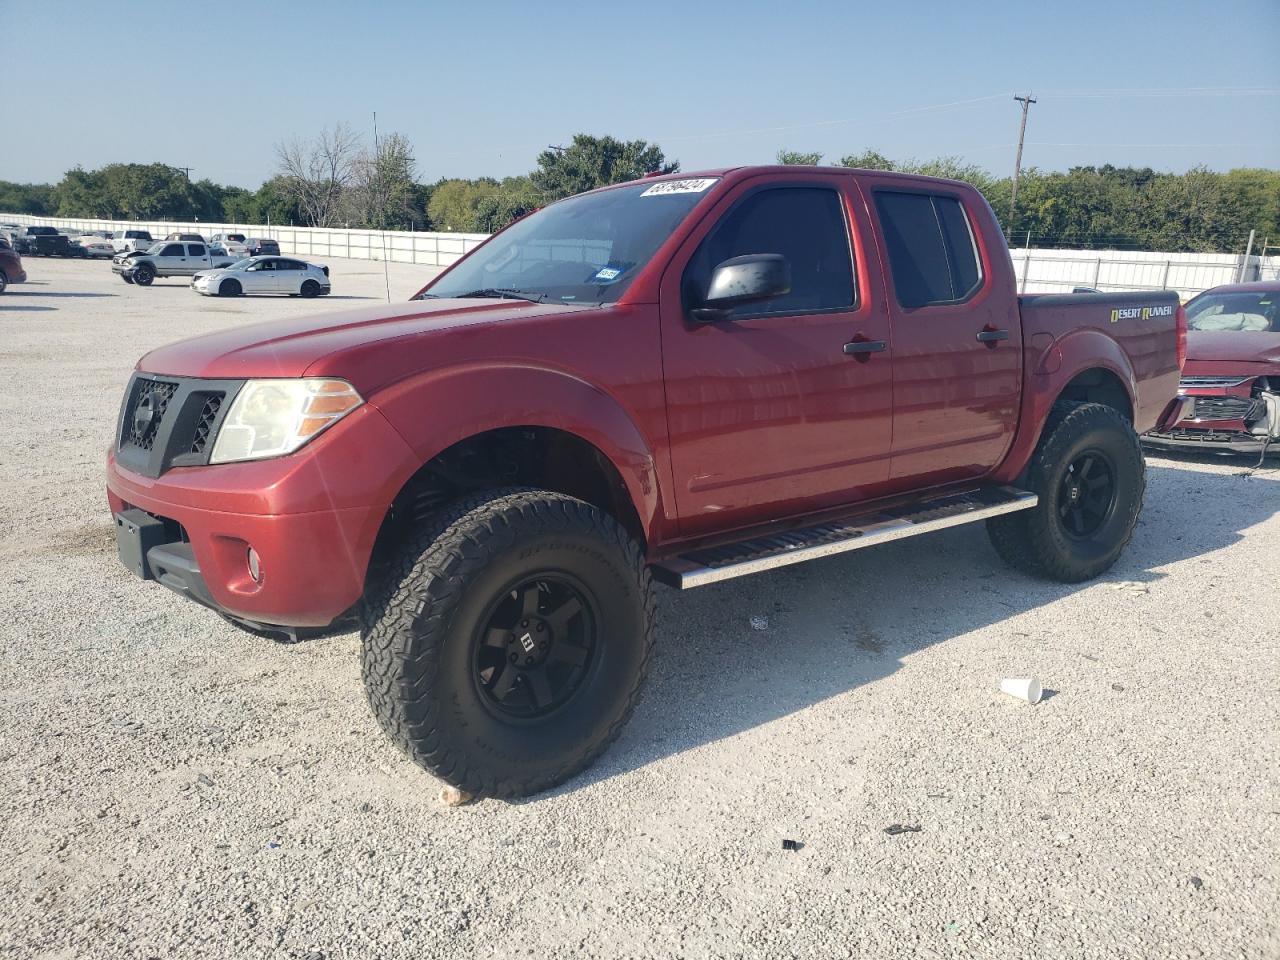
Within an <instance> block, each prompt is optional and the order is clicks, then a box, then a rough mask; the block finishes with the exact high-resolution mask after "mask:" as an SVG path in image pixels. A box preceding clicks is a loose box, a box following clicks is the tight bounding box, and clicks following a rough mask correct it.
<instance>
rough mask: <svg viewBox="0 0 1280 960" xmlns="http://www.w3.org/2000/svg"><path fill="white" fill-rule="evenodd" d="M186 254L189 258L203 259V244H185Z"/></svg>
mask: <svg viewBox="0 0 1280 960" xmlns="http://www.w3.org/2000/svg"><path fill="white" fill-rule="evenodd" d="M187 253H188V254H189V255H190V256H193V257H203V256H204V244H203V243H189V244H187Z"/></svg>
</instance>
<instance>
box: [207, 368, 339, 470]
mask: <svg viewBox="0 0 1280 960" xmlns="http://www.w3.org/2000/svg"><path fill="white" fill-rule="evenodd" d="M362 403H364V400H363V399H362V398H361V397H360V394H358V393H357V392H356V390H355V388H354V387H353V386H351V384H349V383H347V382H346V381H345V380H328V379H320V378H317V377H308V378H305V379H301V380H249V381H248V382H246V383H245V385H244V386H243V387H242V388H241V389H240V392H239V393H238V394H236V399H235V401H234V402H233V403H232V404H231V410H230V411H229V412H228V413H227V417H226V419H225V420H223V421H222V426H221V428H219V430H218V439H217V441H216V442H215V443H214V445H213V454H212V456H210V457H209V462H210V463H235V462H237V461H241V460H264V459H266V458H268V457H281V456H284V455H285V454H287V453H293V451H295V450H297V449H298V448H299V447H301V446H302V445H303V444H305V443H306V442H307V441H309V440H311V439H312V438H313V437H316V436H318V435H319V434H320V433H322V432H323V431H325V430H326V429H328V428H329V427H331V426H333V424H335V423H337V422H338V421H339V420H341V419H342V418H343V417H345V416H346V415H347V414H348V413H350V412H351V411H352V410H354V409H356V407H358V406H360V405H361V404H362Z"/></svg>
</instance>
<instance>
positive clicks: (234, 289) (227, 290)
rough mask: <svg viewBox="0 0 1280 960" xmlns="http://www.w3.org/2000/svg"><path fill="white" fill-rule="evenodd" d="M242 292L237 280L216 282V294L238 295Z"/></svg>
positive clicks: (221, 295) (224, 295)
mask: <svg viewBox="0 0 1280 960" xmlns="http://www.w3.org/2000/svg"><path fill="white" fill-rule="evenodd" d="M243 292H244V291H243V290H242V289H241V287H240V281H239V280H223V281H222V282H221V283H220V284H218V296H220V297H238V296H240V294H241V293H243Z"/></svg>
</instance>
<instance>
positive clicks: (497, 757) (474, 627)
mask: <svg viewBox="0 0 1280 960" xmlns="http://www.w3.org/2000/svg"><path fill="white" fill-rule="evenodd" d="M360 615H361V616H360V619H361V636H362V640H363V644H362V673H363V676H364V683H365V690H366V692H367V694H368V698H369V704H370V707H371V708H372V709H373V713H374V716H375V717H376V718H377V720H378V723H379V724H380V725H381V727H382V729H383V730H384V731H386V733H387V735H388V736H389V737H390V738H391V739H392V741H393V742H395V744H396V745H397V746H399V747H400V749H401V750H403V751H404V752H405V753H406V754H407V755H408V756H409V757H410V758H411V759H413V760H414V761H415V762H417V763H418V764H420V765H421V766H423V767H425V768H426V769H427V770H429V771H431V772H432V773H434V774H435V775H436V776H438V777H440V778H441V779H442V780H444V781H446V782H448V783H451V784H453V785H454V786H456V787H459V788H461V789H462V790H465V791H467V792H469V793H471V794H474V795H476V796H493V797H515V796H525V795H527V794H531V793H536V792H538V791H540V790H545V789H547V788H549V787H553V786H555V785H556V784H558V783H561V782H563V781H564V780H567V779H568V778H569V777H572V776H573V775H574V774H576V773H578V772H579V771H581V770H583V769H584V768H585V767H587V766H588V765H589V764H591V763H592V762H593V761H594V760H595V759H596V757H598V756H599V755H600V754H601V753H602V752H603V751H604V749H605V748H606V747H607V746H608V745H609V744H610V743H611V742H613V740H614V739H615V738H616V737H617V735H618V733H619V732H620V731H621V729H622V726H623V724H624V723H625V722H626V720H627V718H628V717H629V716H630V714H631V711H632V709H633V708H634V706H635V704H636V702H637V700H638V699H639V696H640V689H641V686H642V685H643V682H644V678H645V675H646V673H647V672H648V667H649V658H650V654H651V652H652V648H653V636H654V606H653V596H652V588H651V584H650V579H649V574H648V571H647V569H646V567H645V565H644V560H643V557H642V555H641V551H640V549H639V547H638V546H637V545H636V543H635V542H634V541H633V540H632V539H631V538H630V537H629V536H628V535H627V533H626V531H625V530H623V528H622V527H621V526H620V525H619V524H618V523H617V521H616V520H614V519H613V518H612V517H610V516H609V515H608V514H606V513H604V512H602V511H600V510H598V509H597V508H595V507H593V506H591V505H590V504H587V503H584V502H582V501H581V500H575V499H573V498H572V497H567V496H563V495H561V494H557V493H550V492H547V491H542V490H531V489H523V488H512V489H505V490H494V491H488V492H484V493H480V494H476V495H474V496H472V497H469V498H467V499H465V500H462V501H459V502H457V503H455V504H453V505H452V506H450V507H446V508H444V510H442V511H441V512H440V513H439V514H438V515H437V516H436V518H435V519H434V521H433V522H431V523H430V524H428V525H427V527H426V529H423V530H422V531H421V532H420V533H419V534H418V535H417V536H416V537H414V538H413V539H412V540H411V542H410V543H408V544H407V545H406V546H405V548H404V549H403V550H402V552H401V553H400V555H399V557H398V560H397V561H396V562H395V563H394V564H393V565H392V567H391V569H390V570H389V571H388V573H387V574H386V575H385V576H384V577H383V578H382V579H381V581H380V582H377V583H375V584H374V585H373V586H372V587H371V589H370V590H369V592H368V594H367V596H366V598H365V600H364V601H363V602H362V604H361V611H360Z"/></svg>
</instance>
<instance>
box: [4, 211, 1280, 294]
mask: <svg viewBox="0 0 1280 960" xmlns="http://www.w3.org/2000/svg"><path fill="white" fill-rule="evenodd" d="M0 222H4V223H17V224H24V225H26V224H48V225H51V226H54V227H58V228H60V229H66V230H146V231H148V232H149V233H150V234H151V235H152V236H153V237H155V238H156V239H157V240H158V239H161V238H163V237H164V236H165V235H166V234H168V233H174V232H183V233H199V234H202V235H204V236H206V237H209V236H212V235H213V234H215V233H243V234H245V235H246V236H250V237H272V238H274V239H275V240H276V241H277V242H279V244H280V251H281V252H282V253H291V254H294V255H295V256H300V257H347V258H350V259H353V260H391V261H394V262H397V263H421V264H426V265H429V266H448V265H449V264H451V263H453V262H454V261H455V260H457V259H458V258H459V257H461V256H462V255H463V254H464V253H467V252H469V251H470V250H472V249H474V248H475V247H476V246H477V245H478V244H479V243H481V242H482V241H483V240H484V239H485V234H483V233H412V232H405V231H402V230H386V231H378V230H341V229H335V228H327V227H281V226H262V225H261V224H244V223H178V222H173V221H169V222H150V223H144V222H141V221H120V220H74V219H66V218H58V217H32V216H24V215H21V214H8V213H0ZM1012 255H1013V265H1014V269H1015V271H1016V273H1017V276H1018V289H1019V290H1021V291H1022V292H1024V293H1064V292H1070V291H1071V290H1072V289H1074V288H1075V287H1093V288H1095V289H1098V290H1104V291H1105V290H1177V291H1178V292H1179V293H1180V294H1181V295H1182V296H1183V298H1184V299H1185V298H1186V297H1190V296H1192V295H1194V294H1197V293H1199V292H1200V291H1201V290H1205V289H1208V288H1209V287H1216V286H1218V285H1219V284H1223V283H1234V282H1235V281H1236V279H1237V278H1241V279H1244V280H1280V257H1257V256H1251V257H1248V258H1247V259H1246V258H1245V257H1244V256H1243V255H1236V254H1231V253H1135V252H1131V251H1123V250H1053V249H1041V248H1036V247H1032V248H1029V249H1014V250H1013V251H1012Z"/></svg>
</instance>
